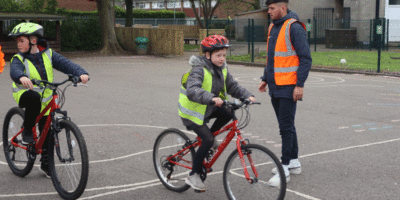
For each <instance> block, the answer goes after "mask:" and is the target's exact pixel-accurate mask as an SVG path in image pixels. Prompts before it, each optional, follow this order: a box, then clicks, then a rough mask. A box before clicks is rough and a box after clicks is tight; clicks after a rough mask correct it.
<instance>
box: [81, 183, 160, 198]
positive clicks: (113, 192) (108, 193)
mask: <svg viewBox="0 0 400 200" xmlns="http://www.w3.org/2000/svg"><path fill="white" fill-rule="evenodd" d="M161 184H162V183H161V182H160V183H153V184H148V185H142V186H138V187H133V188H128V189H123V190H117V191H112V192H106V193H103V194H97V195H94V196H89V197H85V198H80V199H82V200H83V199H93V198H97V197H102V196H106V195H112V194H117V193H120V192H128V191H133V190H137V189H143V188H148V187H152V186H156V185H161Z"/></svg>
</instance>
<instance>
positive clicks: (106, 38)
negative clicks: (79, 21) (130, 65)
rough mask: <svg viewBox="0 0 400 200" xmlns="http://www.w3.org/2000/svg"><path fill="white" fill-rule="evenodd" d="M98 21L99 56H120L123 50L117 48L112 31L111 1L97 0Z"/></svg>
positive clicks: (119, 47) (112, 11)
mask: <svg viewBox="0 0 400 200" xmlns="http://www.w3.org/2000/svg"><path fill="white" fill-rule="evenodd" d="M96 2H97V10H98V11H99V21H100V27H101V30H102V31H101V40H102V49H101V51H100V54H122V53H124V50H123V49H122V48H121V46H119V44H118V41H117V36H116V35H115V30H114V20H115V14H114V7H113V5H112V1H111V0H97V1H96Z"/></svg>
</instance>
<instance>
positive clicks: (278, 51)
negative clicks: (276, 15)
mask: <svg viewBox="0 0 400 200" xmlns="http://www.w3.org/2000/svg"><path fill="white" fill-rule="evenodd" d="M293 23H300V24H301V25H302V26H303V27H304V29H306V27H305V25H304V24H303V23H301V22H299V21H297V20H296V19H288V20H286V21H285V22H284V24H283V25H282V28H281V30H280V32H279V35H278V38H277V41H276V45H275V53H274V78H275V83H276V85H296V83H297V70H298V68H299V65H300V60H299V57H298V56H297V54H296V51H295V49H294V47H293V45H292V42H291V40H290V27H291V25H292V24H293ZM273 26H274V25H273V24H271V25H270V27H269V28H268V42H269V37H270V34H271V30H272V27H273ZM268 42H267V50H268ZM267 54H268V52H267ZM267 64H268V57H267Z"/></svg>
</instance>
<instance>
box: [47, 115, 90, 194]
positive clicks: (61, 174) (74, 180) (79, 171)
mask: <svg viewBox="0 0 400 200" xmlns="http://www.w3.org/2000/svg"><path fill="white" fill-rule="evenodd" d="M59 129H60V131H59V132H58V131H56V130H54V131H53V134H52V135H51V136H52V139H51V140H49V141H50V142H49V148H48V149H49V158H50V159H49V161H50V162H49V163H50V176H51V180H52V182H53V185H54V187H55V189H56V190H57V192H58V194H59V195H60V196H61V197H62V198H64V199H77V198H79V197H80V196H81V195H82V193H83V192H84V190H85V188H86V184H87V180H88V176H89V158H88V153H87V148H86V143H85V140H84V138H83V136H82V133H81V131H80V130H79V128H78V127H77V126H76V125H75V124H74V123H73V122H71V121H68V120H62V121H60V122H59Z"/></svg>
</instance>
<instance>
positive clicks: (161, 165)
mask: <svg viewBox="0 0 400 200" xmlns="http://www.w3.org/2000/svg"><path fill="white" fill-rule="evenodd" d="M224 104H225V105H226V106H229V107H230V108H232V110H233V111H236V110H238V109H240V108H241V109H242V110H243V113H246V114H245V117H244V120H238V119H237V117H236V115H235V114H234V117H233V122H232V123H230V124H228V125H226V126H225V127H223V128H221V129H220V130H218V131H216V132H215V133H213V134H214V136H217V135H219V134H221V133H223V132H226V131H229V133H228V134H227V136H226V137H225V139H224V140H223V142H222V143H221V144H220V145H219V146H218V148H217V149H216V151H215V152H213V151H212V150H211V151H210V152H209V154H208V156H207V157H206V159H205V160H204V162H203V170H202V171H203V172H202V173H201V174H200V177H201V179H202V180H203V181H204V180H205V179H206V178H207V173H209V172H211V171H212V168H211V167H212V166H213V164H214V163H215V161H216V160H217V159H218V158H219V156H220V155H221V154H222V152H223V151H224V150H225V148H226V147H227V146H228V144H229V143H230V142H231V141H232V140H233V139H234V137H235V136H236V150H234V151H233V152H232V153H231V154H230V155H229V157H228V159H227V161H226V163H225V167H224V170H223V183H224V188H225V193H226V195H227V196H228V198H229V199H246V200H247V199H283V198H284V197H285V193H286V179H285V178H280V187H271V186H269V185H268V181H269V179H270V178H271V177H272V176H270V174H271V171H272V169H273V168H275V167H276V168H277V169H278V172H279V175H280V177H285V175H284V171H283V168H282V165H281V163H280V161H279V160H278V158H277V157H276V156H275V154H274V153H272V152H271V151H270V150H269V149H267V148H266V147H264V146H261V145H258V144H250V142H249V140H248V139H243V138H242V135H241V132H240V130H241V129H243V128H244V127H246V126H247V125H248V123H249V122H250V114H249V106H248V105H251V104H259V103H251V102H250V101H248V100H245V101H243V102H242V103H238V102H237V103H231V102H228V101H225V103H224ZM242 117H243V115H242ZM241 119H243V118H241ZM239 121H242V123H239ZM200 145H201V138H200V137H196V139H195V140H190V139H189V137H188V136H186V134H185V133H183V132H182V131H180V130H178V129H175V128H171V129H166V130H164V131H163V132H162V133H161V134H160V135H159V136H158V138H157V139H156V142H155V144H154V149H153V162H154V167H155V170H156V173H157V176H158V178H159V179H160V180H161V182H162V183H163V185H164V186H165V187H167V188H168V189H169V190H172V191H175V192H183V191H186V190H187V189H189V187H190V186H189V185H187V184H186V183H185V181H184V180H185V178H186V177H187V176H188V173H189V172H190V170H191V169H192V161H193V159H194V156H195V148H196V147H199V146H200ZM196 192H201V191H196Z"/></svg>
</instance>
